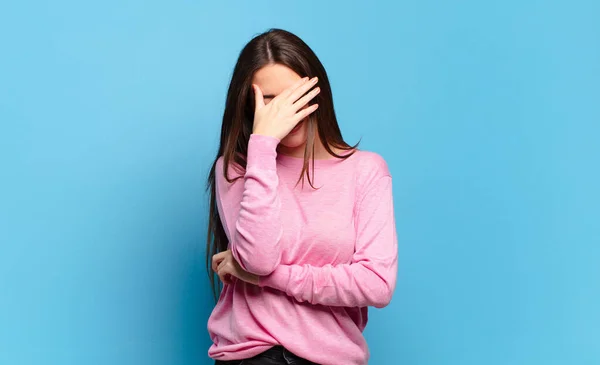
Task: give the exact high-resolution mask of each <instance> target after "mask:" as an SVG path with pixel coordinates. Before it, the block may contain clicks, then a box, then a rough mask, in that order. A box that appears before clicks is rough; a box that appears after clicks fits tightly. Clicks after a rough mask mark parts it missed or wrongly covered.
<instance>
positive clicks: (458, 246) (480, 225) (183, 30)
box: [0, 0, 600, 365]
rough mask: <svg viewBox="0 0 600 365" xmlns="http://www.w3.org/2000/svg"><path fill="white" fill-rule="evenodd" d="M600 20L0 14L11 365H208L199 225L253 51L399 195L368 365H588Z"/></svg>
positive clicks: (336, 13) (369, 12)
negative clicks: (314, 57)
mask: <svg viewBox="0 0 600 365" xmlns="http://www.w3.org/2000/svg"><path fill="white" fill-rule="evenodd" d="M599 18H600V6H599V5H598V2H596V1H591V0H590V1H578V0H575V1H566V0H564V1H551V0H548V1H515V0H513V1H502V2H500V1H498V2H495V1H475V0H470V1H460V2H459V1H455V2H449V1H448V2H445V1H433V0H425V1H418V2H417V1H408V2H407V1H399V2H391V1H390V2H387V3H381V2H380V3H378V4H376V5H375V4H371V5H367V4H366V2H365V3H353V2H316V1H315V2H294V3H293V4H292V3H291V2H281V1H278V2H262V1H252V2H218V3H217V2H210V3H209V2H200V1H140V0H137V1H131V0H128V1H123V0H121V1H117V0H105V1H96V2H89V1H65V0H56V1H4V2H2V3H1V4H0V52H1V53H0V55H1V56H0V123H1V124H0V127H1V128H0V188H1V189H0V243H1V244H0V364H7V365H12V364H14V365H26V364H48V365H49V364H61V365H64V364H90V365H95V364H145V365H152V364H210V361H209V360H208V358H207V354H206V352H207V349H208V347H209V344H210V340H209V338H208V334H207V331H206V320H207V318H208V315H209V313H210V310H211V305H212V298H211V296H210V290H209V284H208V280H207V276H206V273H205V271H204V239H205V234H206V224H207V202H206V195H205V191H204V184H205V178H206V174H207V171H208V168H209V164H210V163H211V162H212V159H213V158H214V154H215V152H216V148H217V141H218V135H219V130H220V123H221V116H222V109H223V106H224V100H225V92H226V88H227V83H228V80H229V77H230V75H231V71H232V69H233V65H234V63H235V60H236V57H237V55H238V53H239V51H240V50H241V48H242V47H243V45H244V44H245V43H246V42H247V41H248V40H249V39H250V38H251V37H252V36H253V35H255V34H257V33H259V32H262V31H264V30H266V29H268V28H270V27H282V28H285V29H288V30H290V31H292V32H295V33H296V34H298V35H299V36H300V37H302V38H303V39H304V40H305V41H306V42H307V43H308V44H309V45H310V46H311V47H312V48H313V49H314V50H315V51H316V53H317V54H318V56H319V57H320V58H321V60H322V62H323V63H324V65H325V67H326V68H327V70H328V72H329V75H330V77H331V82H332V87H333V92H334V98H335V103H336V108H337V112H338V115H339V121H340V125H341V127H342V130H343V132H344V136H345V137H346V139H347V140H348V141H349V142H350V143H354V142H356V141H358V140H359V139H360V138H361V137H362V148H363V149H368V150H373V151H376V152H379V153H381V154H382V155H383V156H384V157H385V158H386V159H387V161H388V163H389V165H390V168H391V170H392V174H393V175H394V184H395V185H394V195H395V206H396V219H397V228H398V237H399V245H400V247H399V249H400V258H399V262H400V269H399V277H398V286H397V289H396V293H395V296H394V299H393V302H392V304H391V305H390V306H389V307H387V308H385V309H383V310H372V311H371V322H370V324H369V326H368V328H367V330H366V336H367V339H368V341H369V344H370V347H371V351H372V358H371V362H370V363H371V364H375V365H378V364H410V365H420V364H423V365H446V364H448V365H449V364H460V365H471V364H472V365H480V364H486V365H499V364H510V365H514V364H526V365H532V364H544V365H551V364H569V365H570V364H574V365H575V364H577V365H580V364H598V363H600V222H599V221H600V219H599V217H600V193H599V186H600V170H599V165H600V162H599V160H600V147H599V145H600V143H599V141H598V139H599V137H600V127H599V123H600V107H599V104H600V70H599V68H600V25H599V24H598V19H599Z"/></svg>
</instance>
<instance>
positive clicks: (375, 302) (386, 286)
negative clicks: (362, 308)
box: [371, 281, 395, 308]
mask: <svg viewBox="0 0 600 365" xmlns="http://www.w3.org/2000/svg"><path fill="white" fill-rule="evenodd" d="M394 287H395V284H394V283H393V282H386V281H382V282H381V286H380V288H379V290H377V292H376V293H374V295H373V297H372V303H371V306H373V307H375V308H385V307H387V306H388V305H389V304H390V302H391V301H392V296H393V294H394Z"/></svg>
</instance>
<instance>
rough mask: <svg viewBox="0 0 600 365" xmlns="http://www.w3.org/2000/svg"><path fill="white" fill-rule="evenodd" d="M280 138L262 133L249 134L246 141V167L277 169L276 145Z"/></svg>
mask: <svg viewBox="0 0 600 365" xmlns="http://www.w3.org/2000/svg"><path fill="white" fill-rule="evenodd" d="M279 142H280V140H279V139H277V138H275V137H271V136H265V135H262V134H251V135H250V140H249V141H248V156H247V161H246V167H247V168H253V167H257V168H263V169H269V170H276V169H277V164H276V161H277V145H278V144H279Z"/></svg>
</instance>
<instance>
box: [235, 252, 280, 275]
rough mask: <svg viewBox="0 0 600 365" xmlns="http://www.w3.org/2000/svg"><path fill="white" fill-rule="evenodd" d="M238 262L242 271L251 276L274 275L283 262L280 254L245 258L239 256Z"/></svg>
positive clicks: (255, 255)
mask: <svg viewBox="0 0 600 365" xmlns="http://www.w3.org/2000/svg"><path fill="white" fill-rule="evenodd" d="M238 257H239V258H240V259H239V260H237V261H238V263H239V264H240V266H241V267H242V269H244V270H245V271H247V272H249V273H250V274H254V275H258V276H267V275H270V274H271V273H273V271H275V269H276V268H277V266H279V263H280V262H281V254H280V253H279V252H277V253H273V254H253V255H248V256H245V257H241V256H238Z"/></svg>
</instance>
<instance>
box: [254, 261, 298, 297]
mask: <svg viewBox="0 0 600 365" xmlns="http://www.w3.org/2000/svg"><path fill="white" fill-rule="evenodd" d="M291 273H292V267H291V266H289V265H279V266H277V268H276V269H275V271H273V272H272V273H270V274H269V275H266V276H259V278H258V286H260V287H265V286H268V287H269V288H273V289H277V290H280V291H282V292H284V293H287V287H288V283H289V281H290V277H291Z"/></svg>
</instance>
